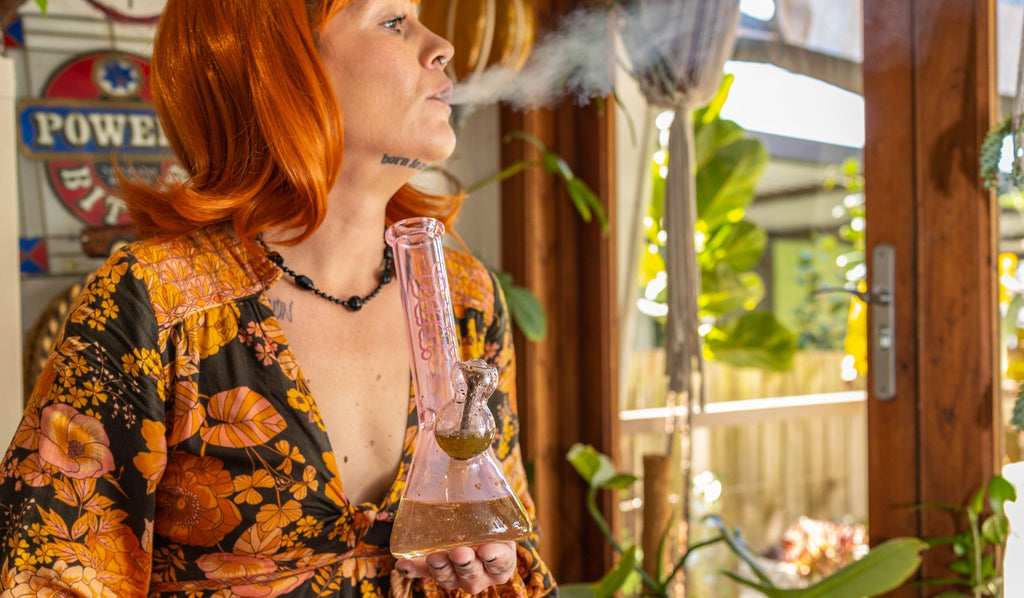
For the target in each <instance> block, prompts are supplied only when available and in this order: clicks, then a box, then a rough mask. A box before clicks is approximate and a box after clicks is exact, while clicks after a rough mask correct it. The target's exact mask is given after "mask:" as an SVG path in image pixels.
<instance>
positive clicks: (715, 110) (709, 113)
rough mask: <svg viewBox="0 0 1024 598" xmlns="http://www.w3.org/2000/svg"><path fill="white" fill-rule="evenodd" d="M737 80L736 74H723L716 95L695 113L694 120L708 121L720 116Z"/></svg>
mask: <svg viewBox="0 0 1024 598" xmlns="http://www.w3.org/2000/svg"><path fill="white" fill-rule="evenodd" d="M735 80H736V75H733V74H732V73H725V74H724V75H723V76H722V82H721V83H720V84H719V85H718V91H716V92H715V97H713V98H711V101H710V102H708V105H707V106H705V107H703V108H701V109H700V110H698V111H697V112H696V113H694V120H695V121H697V122H703V123H708V122H711V121H713V120H714V119H716V118H718V115H719V114H721V113H722V106H725V101H726V100H727V99H729V90H730V89H732V84H733V82H734V81H735ZM698 114H699V118H698Z"/></svg>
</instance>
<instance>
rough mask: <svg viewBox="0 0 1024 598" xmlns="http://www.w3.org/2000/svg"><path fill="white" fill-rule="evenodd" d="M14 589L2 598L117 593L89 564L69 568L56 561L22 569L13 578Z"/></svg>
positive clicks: (87, 597) (107, 597)
mask: <svg viewBox="0 0 1024 598" xmlns="http://www.w3.org/2000/svg"><path fill="white" fill-rule="evenodd" d="M14 583H15V586H16V589H13V590H8V591H6V592H4V593H3V594H2V595H0V596H2V597H3V598H22V597H23V596H24V597H28V596H53V597H59V596H81V597H82V598H117V594H115V593H114V591H113V590H112V589H110V588H108V587H107V586H105V585H104V584H103V582H102V581H100V580H99V579H98V574H97V572H96V570H95V569H93V568H91V567H69V566H68V564H67V563H65V562H64V561H57V562H56V563H55V564H54V565H53V568H52V569H51V568H48V567H44V568H42V569H38V570H36V571H31V570H29V571H22V572H21V573H18V574H17V576H15V578H14Z"/></svg>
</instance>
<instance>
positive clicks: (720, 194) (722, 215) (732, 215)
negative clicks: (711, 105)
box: [696, 139, 768, 231]
mask: <svg viewBox="0 0 1024 598" xmlns="http://www.w3.org/2000/svg"><path fill="white" fill-rule="evenodd" d="M714 158H715V159H714V160H711V161H709V162H708V163H707V164H706V165H705V166H704V167H703V168H698V169H697V175H696V186H697V216H698V219H699V220H702V221H704V223H705V226H706V230H709V231H714V230H715V229H716V228H718V227H719V226H721V225H722V224H724V223H726V222H738V221H739V220H740V219H741V218H742V217H743V212H744V211H745V210H746V208H747V206H749V205H750V202H752V201H753V200H754V191H755V190H756V188H757V182H758V180H760V178H761V174H762V173H763V172H764V168H765V166H766V165H767V164H768V152H767V150H765V148H764V145H763V144H762V143H761V142H760V141H758V140H756V139H740V140H738V141H735V142H733V143H730V144H729V145H727V146H725V147H721V148H719V149H718V150H717V151H716V152H715V157H714Z"/></svg>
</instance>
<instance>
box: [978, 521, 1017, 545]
mask: <svg viewBox="0 0 1024 598" xmlns="http://www.w3.org/2000/svg"><path fill="white" fill-rule="evenodd" d="M1009 533H1010V524H1009V522H1008V521H1007V519H1006V516H1005V515H999V514H996V515H992V516H991V517H989V518H987V519H985V522H984V523H982V524H981V538H982V539H983V540H984V541H985V542H988V543H989V544H995V545H1000V546H1001V545H1002V544H1003V541H1004V540H1006V537H1007V534H1009Z"/></svg>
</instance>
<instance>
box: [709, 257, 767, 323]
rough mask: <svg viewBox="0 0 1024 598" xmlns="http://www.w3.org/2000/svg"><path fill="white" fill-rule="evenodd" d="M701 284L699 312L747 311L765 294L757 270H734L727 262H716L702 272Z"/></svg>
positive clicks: (711, 314) (712, 313)
mask: <svg viewBox="0 0 1024 598" xmlns="http://www.w3.org/2000/svg"><path fill="white" fill-rule="evenodd" d="M701 288H702V289H703V290H704V292H703V293H701V295H700V297H699V298H698V299H697V306H698V307H699V308H700V313H701V316H716V317H722V316H727V315H729V314H732V313H734V312H741V311H749V310H750V309H751V308H753V307H756V306H757V304H758V303H760V302H761V299H762V298H763V297H764V283H763V282H762V281H761V276H760V275H759V274H757V273H756V272H742V273H741V272H736V271H735V270H733V269H732V268H730V267H729V266H728V264H717V265H716V267H715V269H714V270H711V271H705V272H702V273H701ZM752 340H753V339H752Z"/></svg>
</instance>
